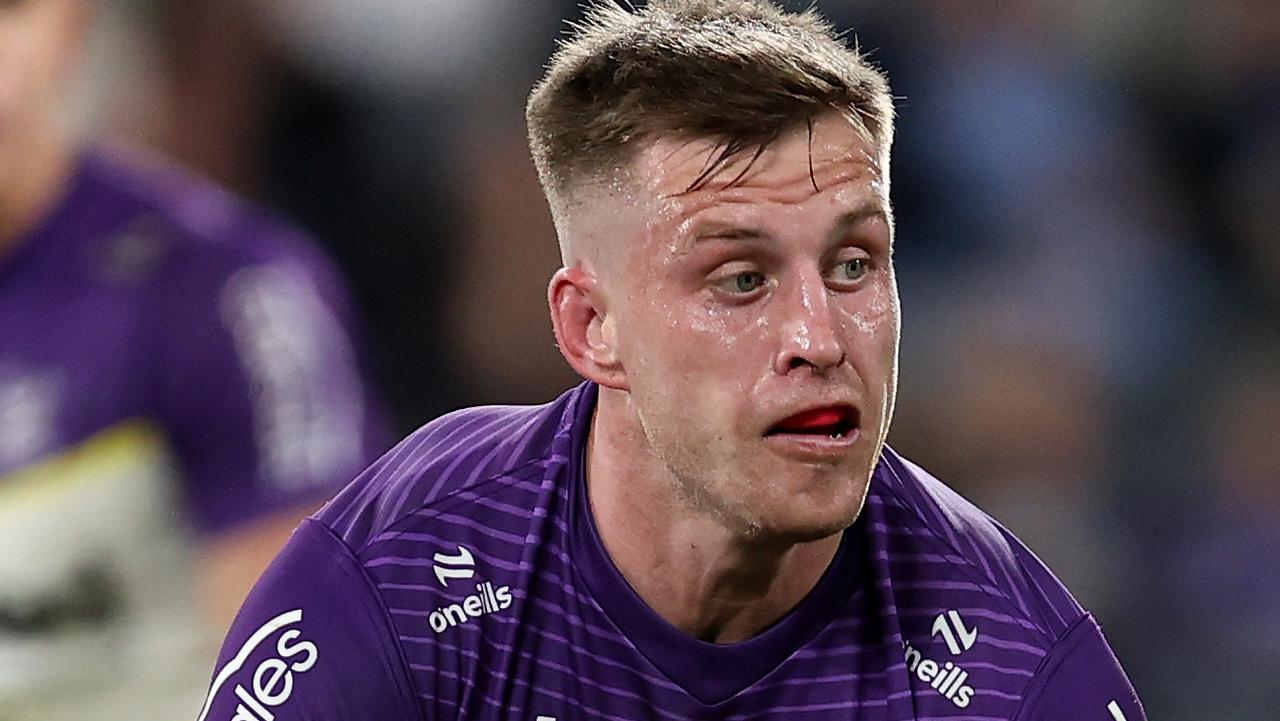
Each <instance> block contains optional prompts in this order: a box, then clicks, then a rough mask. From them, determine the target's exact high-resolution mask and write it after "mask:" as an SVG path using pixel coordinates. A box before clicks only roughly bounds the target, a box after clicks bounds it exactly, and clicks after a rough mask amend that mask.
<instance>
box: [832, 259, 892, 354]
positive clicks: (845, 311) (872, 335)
mask: <svg viewBox="0 0 1280 721" xmlns="http://www.w3.org/2000/svg"><path fill="white" fill-rule="evenodd" d="M841 313H842V315H843V317H844V327H845V329H846V333H847V336H848V337H849V341H850V347H851V350H852V351H855V352H856V351H858V350H863V351H874V356H876V357H878V358H886V359H888V360H889V361H892V359H894V358H896V357H897V349H898V336H899V333H900V330H901V315H900V313H899V306H898V292H897V286H896V284H895V283H894V282H893V278H892V277H891V276H889V277H886V279H885V280H884V281H883V282H881V283H877V284H876V285H875V286H874V287H872V288H869V289H867V291H866V292H865V293H861V294H858V296H857V297H856V298H855V299H854V302H853V303H852V304H851V305H849V306H847V307H845V308H842V309H841ZM860 355H862V353H860Z"/></svg>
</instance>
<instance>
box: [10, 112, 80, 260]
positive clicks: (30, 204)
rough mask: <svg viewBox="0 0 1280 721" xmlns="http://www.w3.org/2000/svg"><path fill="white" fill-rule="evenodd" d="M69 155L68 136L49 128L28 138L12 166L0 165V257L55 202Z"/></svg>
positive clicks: (12, 247) (66, 170)
mask: <svg viewBox="0 0 1280 721" xmlns="http://www.w3.org/2000/svg"><path fill="white" fill-rule="evenodd" d="M11 140H14V141H16V140H17V139H16V138H12V139H11ZM71 158H72V151H71V145H70V143H69V142H68V140H67V138H66V137H65V136H64V135H62V134H60V133H57V132H54V131H52V130H50V131H48V132H43V133H40V134H39V137H36V138H33V139H32V140H31V141H29V142H28V143H27V144H26V145H25V147H23V148H22V150H21V154H20V157H16V158H14V159H13V160H14V162H13V163H12V164H11V165H9V166H8V167H3V166H0V258H2V257H4V256H6V255H8V254H9V253H10V252H11V251H12V250H13V249H14V248H16V247H17V246H18V244H19V243H21V242H22V240H23V239H24V238H25V237H26V235H27V234H28V233H29V232H30V231H31V230H32V229H33V228H35V227H36V226H37V225H39V223H40V221H41V219H43V218H44V216H45V215H46V214H47V213H48V212H49V211H50V209H51V207H52V205H53V204H54V203H55V202H57V200H58V197H59V191H60V190H61V188H62V186H63V181H64V180H65V178H66V176H67V174H68V173H69V172H70V169H71Z"/></svg>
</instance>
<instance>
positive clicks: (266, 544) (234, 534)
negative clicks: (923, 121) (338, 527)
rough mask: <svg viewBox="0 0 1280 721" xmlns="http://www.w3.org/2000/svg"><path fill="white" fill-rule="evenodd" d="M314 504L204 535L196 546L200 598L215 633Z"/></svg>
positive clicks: (224, 625)
mask: <svg viewBox="0 0 1280 721" xmlns="http://www.w3.org/2000/svg"><path fill="white" fill-rule="evenodd" d="M316 507H317V504H315V503H308V504H302V505H298V506H291V507H288V508H285V509H284V510H282V511H278V512H276V513H274V514H272V515H269V516H266V517H263V518H259V519H256V520H254V521H251V522H249V523H245V524H241V525H240V526H237V527H235V528H232V529H230V530H227V531H224V532H222V533H219V534H216V535H214V536H211V537H210V538H208V539H207V540H206V541H205V542H204V544H203V547H202V548H201V549H200V561H199V564H198V577H197V583H199V584H200V594H199V597H200V600H201V602H202V605H203V607H204V609H205V611H206V614H207V616H208V617H209V618H210V619H211V620H212V622H213V624H214V628H215V629H216V630H217V633H219V634H222V633H226V631H227V627H228V626H229V625H230V624H231V619H233V618H235V615H236V611H237V610H238V609H239V608H240V604H242V603H244V599H245V596H246V595H248V593H249V589H251V588H253V583H254V581H257V580H258V577H259V576H261V575H262V572H263V571H264V570H265V569H266V568H267V564H269V563H271V559H273V558H275V556H276V554H278V553H280V549H281V548H283V547H284V544H285V542H286V541H288V540H289V534H291V533H292V532H293V529H295V528H297V526H298V523H299V522H300V521H301V520H302V519H303V518H306V517H307V516H309V515H311V514H312V513H314V512H315V510H316Z"/></svg>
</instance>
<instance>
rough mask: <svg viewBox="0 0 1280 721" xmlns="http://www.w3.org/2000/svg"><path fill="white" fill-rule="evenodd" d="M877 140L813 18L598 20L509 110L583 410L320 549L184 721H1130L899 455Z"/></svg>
mask: <svg viewBox="0 0 1280 721" xmlns="http://www.w3.org/2000/svg"><path fill="white" fill-rule="evenodd" d="M892 114H893V109H892V102H891V96H890V94H889V89H888V86H887V84H886V82H885V79H884V77H883V76H882V75H881V74H880V73H879V72H878V71H877V70H875V69H874V68H872V67H870V66H869V65H868V64H867V63H866V62H865V61H864V60H863V59H862V58H861V57H860V56H859V55H858V54H857V53H856V52H855V51H852V50H849V49H848V48H846V47H845V46H844V45H843V43H842V42H841V41H840V40H838V36H837V35H836V34H835V33H834V32H833V31H832V29H831V28H830V27H829V26H828V25H826V24H825V23H823V22H822V21H821V20H820V19H819V18H818V17H817V16H816V15H814V14H813V13H805V14H800V15H794V14H786V13H784V12H783V11H781V10H780V9H778V8H776V7H774V6H773V5H771V4H769V3H767V2H764V0H651V2H649V3H648V5H647V6H645V7H644V8H642V9H639V10H625V9H623V8H621V7H617V6H615V5H614V4H612V3H600V4H597V5H596V6H594V8H593V9H592V10H591V11H590V14H589V16H588V19H587V21H586V22H585V23H584V24H582V25H581V26H579V27H578V28H577V32H576V34H575V36H574V37H573V38H571V39H570V40H568V41H567V42H566V43H565V44H564V45H563V46H562V47H561V48H560V50H559V51H558V52H557V54H556V55H555V57H554V58H553V59H552V61H551V65H550V69H549V71H548V73H547V75H546V77H545V79H544V80H543V81H542V83H541V84H539V85H538V87H537V88H535V90H534V91H533V94H532V96H531V97H530V100H529V105H528V114H527V117H528V121H529V135H530V144H531V147H532V150H533V155H534V159H535V161H536V164H537V166H538V170H539V173H540V176H541V179H542V183H543V188H544V190H545V192H546V195H547V198H548V200H549V202H550V206H551V211H552V215H553V217H554V219H555V222H556V227H557V231H558V233H559V237H560V244H561V252H562V255H563V258H564V267H563V268H562V269H561V270H559V271H558V272H557V273H556V274H555V276H554V277H553V278H552V280H551V283H550V288H549V294H548V295H549V301H550V307H551V315H552V319H553V323H554V327H555V334H556V340H557V341H558V344H559V347H560V349H561V352H562V353H563V355H564V356H565V358H566V359H567V360H568V362H569V363H570V365H572V366H573V368H574V369H575V370H576V371H578V372H579V373H580V374H581V375H583V376H584V377H585V378H587V379H588V380H587V382H586V383H584V384H583V385H581V386H579V387H578V388H575V389H573V390H570V391H568V392H567V393H565V394H564V395H563V396H561V397H560V398H559V399H558V400H556V401H554V402H552V403H550V404H548V405H545V406H539V407H487V408H473V409H469V410H464V411H461V412H458V413H455V414H452V415H449V416H446V417H444V418H442V419H439V420H437V421H435V422H433V423H431V424H428V425H427V426H426V427H424V428H423V429H421V430H420V431H418V432H417V433H415V434H414V435H412V436H411V437H410V438H409V439H407V440H406V441H404V442H403V443H401V444H400V445H399V446H398V447H397V448H396V449H394V450H393V451H391V452H390V453H389V454H387V455H386V456H384V457H383V458H382V459H381V460H379V461H378V462H376V463H375V464H374V465H373V466H372V467H371V468H370V469H369V470H367V471H366V472H365V473H364V474H363V475H361V476H360V477H359V478H358V479H357V480H356V482H355V483H353V484H352V485H351V486H348V487H347V489H346V490H344V491H343V492H342V493H341V494H340V495H339V496H338V497H337V499H336V500H335V501H334V502H332V503H330V504H329V505H328V506H326V507H325V509H324V510H323V511H321V512H320V513H318V514H317V515H316V516H314V517H313V518H312V519H311V520H308V521H307V522H305V523H304V524H303V526H302V527H301V529H300V530H299V531H298V532H297V533H296V534H295V535H294V536H293V538H292V539H291V540H290V542H289V545H288V546H287V547H286V549H285V551H284V552H283V553H282V554H281V555H280V556H279V557H278V558H277V559H276V561H275V562H274V563H273V564H272V566H271V567H270V568H269V569H268V571H267V573H266V574H265V575H264V577H263V579H262V580H261V581H260V582H259V584H258V586H257V587H256V589H255V590H254V591H253V592H252V593H251V594H250V597H249V600H248V601H247V602H246V605H245V606H244V608H243V609H242V610H241V612H240V615H239V616H238V617H237V620H236V622H235V624H234V625H233V628H232V632H231V634H230V636H229V637H228V639H227V642H226V644H225V645H224V648H223V652H222V656H221V658H220V662H219V665H218V667H217V669H216V671H215V673H214V675H213V678H212V684H211V688H210V691H209V696H208V699H207V701H206V703H205V705H204V706H203V707H202V709H201V711H200V714H199V717H198V718H199V719H200V721H204V720H205V719H237V720H240V721H249V720H255V721H257V720H263V721H265V720H267V719H278V720H281V721H284V720H286V719H289V720H291V719H359V718H377V719H383V720H388V721H391V720H394V721H408V720H409V719H432V720H440V719H457V718H468V719H476V720H478V721H480V720H483V721H489V720H492V721H497V720H499V719H528V720H530V721H533V720H534V719H538V720H541V721H557V720H558V721H567V720H569V719H615V720H616V719H631V720H635V721H641V720H642V719H671V720H673V721H675V720H678V719H777V720H781V719H787V720H788V721H796V720H798V719H812V720H814V721H817V720H819V719H821V720H823V721H829V720H831V719H885V720H891V721H905V720H907V719H993V720H994V719H1002V720H1009V719H1014V720H1016V721H1031V720H1035V721H1081V720H1088V719H1096V720H1097V721H1139V719H1142V718H1143V712H1142V708H1141V706H1140V704H1139V702H1138V700H1137V697H1136V695H1135V693H1134V691H1133V689H1132V687H1131V686H1130V684H1129V682H1128V680H1127V679H1126V678H1125V675H1124V673H1123V671H1122V670H1121V668H1120V665H1119V663H1118V662H1117V660H1116V659H1115V657H1114V655H1113V654H1112V652H1111V650H1110V649H1109V647H1108V645H1107V643H1106V641H1105V640H1104V638H1103V636H1102V633H1101V631H1100V629H1099V628H1098V626H1097V624H1096V623H1095V622H1094V621H1093V619H1092V617H1091V616H1090V615H1089V614H1088V613H1086V612H1085V611H1084V610H1083V609H1082V608H1081V607H1080V606H1079V604H1077V602H1076V601H1075V600H1074V599H1073V598H1072V597H1071V595H1070V594H1069V593H1068V592H1067V590H1066V589H1065V588H1063V587H1062V585H1061V584H1060V583H1059V582H1058V581H1057V579H1056V578H1054V576H1053V575H1052V574H1051V573H1050V572H1049V571H1048V570H1047V569H1046V568H1045V567H1044V566H1043V565H1042V564H1041V563H1040V562H1039V561H1038V560H1037V559H1036V558H1035V557H1034V556H1033V555H1032V554H1031V553H1030V552H1029V551H1028V550H1027V549H1026V548H1025V547H1024V546H1023V545H1022V544H1021V543H1020V542H1019V541H1018V540H1017V539H1016V538H1014V537H1013V536H1012V535H1010V534H1009V533H1008V532H1007V531H1005V530H1004V529H1003V528H1002V527H1000V526H999V525H997V524H996V523H995V522H994V521H992V520H991V519H990V518H989V517H987V516H986V515H985V514H983V513H982V512H981V511H979V510H978V509H976V508H974V507H973V506H972V505H970V504H969V503H968V502H966V501H965V500H964V499H962V498H960V497H959V496H958V495H956V494H955V493H954V492H952V491H951V490H950V489H948V488H947V487H946V486H945V485H943V484H942V483H941V482H940V481H938V480H936V479H934V478H933V477H931V476H930V475H929V474H928V473H926V472H925V471H923V470H921V469H920V468H919V467H917V466H915V465H913V464H911V463H910V462H908V461H907V460H905V459H903V458H902V457H901V456H899V455H897V454H896V453H894V452H893V451H892V450H891V449H889V448H888V447H886V446H885V445H884V443H885V437H886V434H887V432H888V428H889V422H890V418H891V416H892V412H893V405H894V396H895V390H896V383H897V352H898V338H899V329H900V325H899V304H898V294H897V287H896V282H895V276H894V270H893V264H892V250H893V219H892V213H891V210H890V203H889V176H888V172H889V149H890V144H891V139H892ZM501 280H502V278H501V274H498V275H495V282H501ZM961 422H962V421H961Z"/></svg>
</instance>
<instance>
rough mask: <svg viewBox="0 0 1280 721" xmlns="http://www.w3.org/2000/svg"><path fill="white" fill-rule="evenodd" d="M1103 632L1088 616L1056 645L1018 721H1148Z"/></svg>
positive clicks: (1031, 690)
mask: <svg viewBox="0 0 1280 721" xmlns="http://www.w3.org/2000/svg"><path fill="white" fill-rule="evenodd" d="M1146 718H1147V717H1146V714H1145V713H1144V712H1143V710H1142V703H1141V702H1139V701H1138V695H1137V693H1136V692H1134V690H1133V686H1132V685H1131V684H1130V683H1129V679H1128V678H1127V677H1126V676H1125V674H1124V670H1122V669H1121V668H1120V662H1119V661H1118V660H1116V657H1115V654H1114V653H1112V652H1111V648H1110V646H1108V645H1107V640H1106V639H1105V638H1103V636H1102V629H1100V628H1098V624H1097V623H1096V622H1095V621H1094V620H1093V617H1092V616H1089V615H1085V616H1083V617H1081V618H1080V620H1079V621H1077V622H1076V624H1075V625H1074V626H1072V627H1071V629H1070V630H1069V631H1067V633H1066V634H1064V635H1063V636H1062V638H1060V639H1059V640H1058V642H1057V643H1056V644H1054V647H1053V649H1052V650H1051V651H1050V653H1049V655H1048V656H1047V657H1046V658H1045V660H1044V661H1043V662H1042V663H1041V665H1040V669H1039V671H1038V672H1037V673H1036V676H1035V678H1034V679H1033V680H1032V681H1031V686H1030V688H1029V689H1028V690H1027V694H1026V695H1025V696H1024V697H1023V701H1022V707H1021V708H1020V709H1019V711H1018V715H1017V716H1016V717H1015V721H1146Z"/></svg>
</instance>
